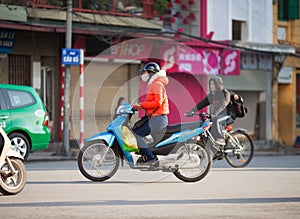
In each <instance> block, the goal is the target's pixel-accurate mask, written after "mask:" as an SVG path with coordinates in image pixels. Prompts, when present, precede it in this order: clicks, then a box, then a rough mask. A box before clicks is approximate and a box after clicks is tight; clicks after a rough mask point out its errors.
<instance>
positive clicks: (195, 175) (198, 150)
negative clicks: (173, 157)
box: [173, 141, 212, 182]
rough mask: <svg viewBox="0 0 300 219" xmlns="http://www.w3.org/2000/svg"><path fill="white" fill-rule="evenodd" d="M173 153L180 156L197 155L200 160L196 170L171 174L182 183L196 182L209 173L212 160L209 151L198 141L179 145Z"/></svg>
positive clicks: (180, 170) (179, 170)
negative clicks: (183, 154)
mask: <svg viewBox="0 0 300 219" xmlns="http://www.w3.org/2000/svg"><path fill="white" fill-rule="evenodd" d="M174 151H175V153H177V154H181V153H185V154H197V155H198V157H199V158H200V165H199V167H198V168H191V169H178V170H177V171H176V172H174V173H173V174H174V175H175V176H176V177H177V178H178V179H180V180H182V181H184V182H197V181H200V180H201V179H203V178H204V177H205V176H206V175H207V174H208V173H209V171H210V169H211V166H212V158H211V154H210V151H209V150H207V149H206V148H205V146H204V145H203V144H202V143H200V142H198V141H190V142H186V143H185V144H179V145H177V146H176V147H175V148H174Z"/></svg>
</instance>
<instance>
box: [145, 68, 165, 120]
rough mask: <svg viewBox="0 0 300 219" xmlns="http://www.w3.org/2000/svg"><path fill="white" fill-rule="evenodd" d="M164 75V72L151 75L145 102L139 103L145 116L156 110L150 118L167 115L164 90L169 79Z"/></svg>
mask: <svg viewBox="0 0 300 219" xmlns="http://www.w3.org/2000/svg"><path fill="white" fill-rule="evenodd" d="M166 75H167V74H166V71H164V70H161V71H159V72H158V73H156V74H155V75H153V76H152V77H151V78H150V80H149V82H148V87H147V93H146V101H145V102H142V103H141V107H142V108H144V109H145V110H146V114H147V115H150V114H151V113H152V112H153V111H154V110H155V109H156V110H155V112H154V113H153V114H152V115H151V117H153V116H157V115H167V114H169V102H168V97H167V93H166V88H165V86H166V85H167V84H168V83H169V79H168V78H167V76H166Z"/></svg>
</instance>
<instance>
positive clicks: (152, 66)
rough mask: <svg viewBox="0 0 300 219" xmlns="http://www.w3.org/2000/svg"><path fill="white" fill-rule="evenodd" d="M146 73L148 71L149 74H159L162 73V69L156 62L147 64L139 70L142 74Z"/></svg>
mask: <svg viewBox="0 0 300 219" xmlns="http://www.w3.org/2000/svg"><path fill="white" fill-rule="evenodd" d="M144 71H147V72H148V73H153V74H155V73H157V72H159V71H160V67H159V65H158V64H157V63H155V62H149V63H147V64H146V65H145V66H144V67H143V68H141V69H140V70H139V72H140V73H143V72H144Z"/></svg>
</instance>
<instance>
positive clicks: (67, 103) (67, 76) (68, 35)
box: [63, 0, 72, 156]
mask: <svg viewBox="0 0 300 219" xmlns="http://www.w3.org/2000/svg"><path fill="white" fill-rule="evenodd" d="M65 47H66V48H67V49H71V47H72V0H67V21H66V45H65ZM70 71H71V66H70V65H66V66H65V80H64V92H65V93H64V130H63V139H64V140H63V141H64V142H63V143H64V149H65V153H66V156H70V142H69V139H70V136H69V130H70V81H71V75H70Z"/></svg>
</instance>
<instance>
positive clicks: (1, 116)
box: [0, 89, 12, 133]
mask: <svg viewBox="0 0 300 219" xmlns="http://www.w3.org/2000/svg"><path fill="white" fill-rule="evenodd" d="M11 124H12V123H11V114H10V111H9V110H8V107H7V104H6V102H5V100H4V96H3V89H0V126H1V127H2V128H3V129H4V131H5V132H6V133H8V132H9V130H10V129H11V128H12V127H11Z"/></svg>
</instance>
